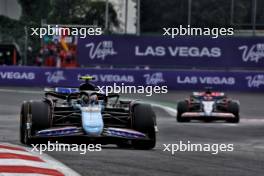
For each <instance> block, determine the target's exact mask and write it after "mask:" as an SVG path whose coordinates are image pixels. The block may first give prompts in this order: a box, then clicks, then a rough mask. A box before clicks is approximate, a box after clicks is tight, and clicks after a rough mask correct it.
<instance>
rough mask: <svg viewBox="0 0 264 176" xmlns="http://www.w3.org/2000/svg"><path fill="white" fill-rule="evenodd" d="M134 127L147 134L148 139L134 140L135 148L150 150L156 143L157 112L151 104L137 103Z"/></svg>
mask: <svg viewBox="0 0 264 176" xmlns="http://www.w3.org/2000/svg"><path fill="white" fill-rule="evenodd" d="M132 123H133V124H132V125H133V129H135V130H136V131H139V132H142V133H144V134H147V135H148V137H149V139H148V140H133V141H132V146H133V147H134V148H135V149H142V150H149V149H152V148H154V147H155V145H156V132H155V125H156V124H155V113H154V111H153V110H152V107H151V105H149V104H136V105H134V108H133V121H132Z"/></svg>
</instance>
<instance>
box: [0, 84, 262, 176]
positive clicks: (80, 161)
mask: <svg viewBox="0 0 264 176" xmlns="http://www.w3.org/2000/svg"><path fill="white" fill-rule="evenodd" d="M0 89H1V90H0V98H1V101H0V141H1V142H9V143H13V144H19V141H18V127H19V111H20V104H21V103H22V102H23V100H29V99H39V98H41V96H42V94H40V93H37V92H35V93H32V92H15V91H13V90H21V89H19V88H0ZM3 89H8V91H5V90H3ZM23 90H25V89H23ZM27 90H30V91H31V90H32V89H27ZM33 90H34V91H35V89H33ZM188 94H189V92H169V93H168V94H166V95H154V96H152V97H145V96H142V95H141V96H139V95H138V96H135V95H133V96H131V97H137V98H144V99H146V100H150V101H158V102H166V103H167V104H169V105H171V106H174V104H176V102H177V100H179V99H182V98H185V97H186V96H187V95H188ZM229 95H230V96H231V97H233V98H237V99H239V100H240V103H241V122H240V123H239V124H228V123H222V122H216V123H203V122H191V123H181V124H180V123H176V120H175V117H174V116H172V115H170V114H169V113H167V112H166V111H165V110H163V109H161V108H155V112H156V114H157V121H158V129H159V132H158V137H157V145H156V147H155V149H153V150H149V151H144V150H133V149H118V148H116V147H115V146H113V145H112V146H105V147H103V149H102V151H101V152H88V153H86V154H85V155H80V154H79V153H78V152H47V154H49V155H51V156H52V157H54V158H55V159H57V160H59V161H61V162H62V163H64V164H66V165H68V166H69V167H70V168H72V169H74V170H75V171H77V172H79V173H80V174H81V175H84V176H89V175H93V176H94V175H122V176H123V175H133V176H134V175H149V176H153V175H159V176H160V175H188V176H189V175H195V176H199V175H201V176H202V175H206V176H210V175H214V176H229V175H230V176H236V175H238V176H244V175H249V176H252V175H254V176H257V175H259V176H263V173H264V104H263V102H264V94H260V93H230V94H229ZM180 140H182V141H184V142H187V141H190V142H191V143H201V144H204V143H217V144H221V143H226V144H227V143H232V144H234V151H233V152H220V153H218V154H217V155H212V154H211V153H209V152H176V153H175V154H174V155H172V154H171V153H169V152H164V151H163V149H164V146H163V144H174V143H175V144H178V143H179V141H180Z"/></svg>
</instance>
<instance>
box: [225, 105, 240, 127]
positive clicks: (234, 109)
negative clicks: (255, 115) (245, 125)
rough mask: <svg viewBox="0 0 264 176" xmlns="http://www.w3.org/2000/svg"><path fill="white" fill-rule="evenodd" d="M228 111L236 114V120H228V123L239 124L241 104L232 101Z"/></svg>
mask: <svg viewBox="0 0 264 176" xmlns="http://www.w3.org/2000/svg"><path fill="white" fill-rule="evenodd" d="M227 111H228V112H230V113H232V114H234V116H235V118H232V119H228V120H227V122H230V123H239V119H240V118H239V104H238V103H237V102H234V101H231V102H229V103H228V106H227Z"/></svg>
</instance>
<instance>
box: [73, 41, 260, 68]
mask: <svg viewBox="0 0 264 176" xmlns="http://www.w3.org/2000/svg"><path fill="white" fill-rule="evenodd" d="M77 55H78V57H77V58H78V60H79V63H80V64H81V65H128V66H135V65H149V66H171V67H187V68H193V67H196V68H201V67H206V68H217V67H218V68H220V67H221V68H230V67H236V68H238V67H240V68H249V67H251V68H259V69H264V37H225V38H217V39H212V38H210V37H178V38H174V39H172V38H169V37H162V36H159V37H158V36H156V37H154V36H141V37H137V36H91V37H88V38H84V39H81V38H80V39H79V40H78V54H77Z"/></svg>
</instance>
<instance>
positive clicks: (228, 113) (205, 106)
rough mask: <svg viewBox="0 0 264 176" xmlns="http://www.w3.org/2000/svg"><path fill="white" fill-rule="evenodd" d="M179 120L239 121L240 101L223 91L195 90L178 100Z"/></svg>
mask: <svg viewBox="0 0 264 176" xmlns="http://www.w3.org/2000/svg"><path fill="white" fill-rule="evenodd" d="M177 111H178V112H177V121H178V122H189V121H190V120H192V119H195V120H204V121H212V120H226V121H227V122H231V123H238V122H239V102H238V101H237V100H232V99H230V98H228V97H227V96H226V95H225V93H223V92H212V91H211V90H206V91H205V92H193V93H192V95H191V96H190V97H189V98H187V99H185V100H183V101H180V102H178V105H177Z"/></svg>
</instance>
